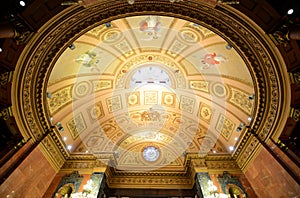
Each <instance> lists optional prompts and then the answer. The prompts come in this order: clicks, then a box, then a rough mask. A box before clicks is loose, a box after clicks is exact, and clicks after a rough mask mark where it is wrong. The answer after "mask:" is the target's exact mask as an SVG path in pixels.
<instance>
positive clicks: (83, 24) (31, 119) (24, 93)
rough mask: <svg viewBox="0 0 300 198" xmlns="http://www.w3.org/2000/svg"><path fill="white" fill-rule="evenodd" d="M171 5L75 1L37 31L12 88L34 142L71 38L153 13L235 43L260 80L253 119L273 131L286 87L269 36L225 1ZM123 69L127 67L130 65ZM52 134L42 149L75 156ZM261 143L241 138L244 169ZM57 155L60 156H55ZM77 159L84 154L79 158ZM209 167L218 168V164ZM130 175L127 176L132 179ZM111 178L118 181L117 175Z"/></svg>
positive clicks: (261, 130)
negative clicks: (54, 70) (226, 6)
mask: <svg viewBox="0 0 300 198" xmlns="http://www.w3.org/2000/svg"><path fill="white" fill-rule="evenodd" d="M170 5H171V4H170V2H161V1H160V3H159V4H157V1H138V2H136V3H135V4H134V6H131V5H127V4H124V3H123V2H119V1H104V2H102V1H99V2H97V6H96V5H95V6H90V7H87V8H86V9H82V8H79V7H78V6H73V7H72V8H70V9H68V10H67V11H65V12H64V13H61V16H60V18H59V21H60V22H61V23H60V25H59V26H58V25H57V23H48V24H49V25H48V26H47V27H46V28H45V29H43V30H42V31H40V32H39V33H36V35H35V37H34V38H33V39H32V40H31V41H30V43H29V44H28V50H27V51H26V52H24V53H23V54H22V55H21V57H20V61H19V62H18V65H17V67H16V70H17V72H16V75H15V77H14V81H13V86H14V90H18V92H17V93H16V95H14V97H13V100H14V101H13V106H14V108H15V110H14V113H16V114H17V118H18V125H20V127H21V128H22V129H24V133H27V134H29V136H31V137H33V140H34V141H35V140H36V139H38V138H39V137H41V136H42V134H43V133H44V130H45V129H47V128H49V126H50V123H49V121H48V120H49V113H50V112H48V110H47V109H46V108H45V106H47V105H46V100H45V99H46V96H45V94H46V93H45V90H46V86H47V82H48V81H47V80H48V78H49V76H50V73H51V69H52V68H53V66H54V63H55V60H56V58H57V57H58V56H59V55H60V53H61V52H62V51H63V50H64V49H65V48H66V47H67V45H68V43H69V42H70V41H71V40H73V39H75V38H76V37H79V36H80V35H81V34H83V33H84V32H85V31H87V30H89V29H91V28H93V27H96V26H97V25H99V24H103V23H105V22H108V21H111V20H113V19H117V18H120V17H126V16H131V15H133V14H134V15H139V14H147V13H152V14H153V13H155V12H159V13H160V14H162V15H168V16H177V17H180V18H183V19H187V20H189V19H191V18H192V19H193V20H194V21H195V22H197V23H198V24H199V25H203V26H204V27H207V28H209V29H210V30H213V31H215V32H217V34H219V35H221V36H223V37H226V39H227V40H228V41H230V42H231V43H232V44H233V46H234V47H235V48H236V49H237V51H238V52H239V53H240V54H241V55H242V56H243V59H244V60H245V61H246V64H247V65H248V69H249V72H250V73H251V75H252V76H253V79H254V80H256V82H255V90H256V91H257V92H259V95H258V101H256V103H255V105H254V109H253V112H254V113H255V115H257V117H256V119H255V120H254V121H253V123H252V128H253V129H255V130H256V131H258V134H259V136H260V137H261V138H262V140H265V138H267V137H268V136H269V135H270V134H271V133H273V130H274V127H276V126H275V125H276V124H275V121H276V120H277V119H278V117H280V115H278V114H277V112H280V111H281V110H282V100H285V99H284V98H279V95H280V93H279V91H281V90H280V89H279V87H282V86H283V85H282V84H283V83H285V82H283V81H280V80H279V79H278V77H277V76H278V75H280V73H279V72H278V70H279V68H278V67H280V66H281V65H279V66H278V65H277V61H276V59H275V57H274V56H273V55H272V53H271V52H272V49H270V48H269V47H268V46H267V43H266V41H265V40H264V39H265V38H264V37H262V36H260V35H261V34H259V33H257V31H256V30H255V27H252V26H251V24H249V23H246V22H245V21H244V18H243V17H241V16H240V15H239V14H237V13H234V12H233V11H230V10H225V9H224V8H223V7H222V5H220V6H218V7H217V9H213V8H211V7H208V6H206V5H204V4H201V3H199V2H198V1H183V2H181V3H180V4H178V5H177V6H170ZM172 13H174V14H172ZM32 54H34V56H32ZM147 58H148V57H145V58H144V59H143V58H142V59H141V60H140V63H141V62H143V61H144V62H146V61H147V60H148V59H147ZM161 59H165V58H162V57H158V56H157V60H161ZM163 62H164V63H166V62H167V61H165V60H164V61H163ZM131 63H132V65H130V66H129V65H128V66H127V67H131V66H134V64H135V63H136V61H132V62H131ZM133 63H134V64H133ZM171 64H172V66H173V68H176V70H178V68H177V66H176V65H175V63H173V62H172V63H171ZM172 66H171V67H172ZM123 69H126V66H124V67H123V68H122V70H123ZM122 70H121V71H122ZM121 71H120V73H119V74H118V78H117V81H116V82H117V83H116V86H117V87H118V88H122V87H123V85H122V84H123V81H122V75H123V73H121ZM178 77H179V78H178V79H179V80H178V82H177V83H178V85H177V86H178V87H180V88H184V87H185V81H184V79H182V78H181V76H179V74H178ZM279 77H280V76H279ZM179 85H180V86H179ZM266 85H268V86H266ZM52 135H53V137H52V138H53V139H54V138H56V135H55V134H52ZM52 138H50V137H48V138H46V139H45V140H44V141H43V145H44V149H45V150H46V151H47V154H48V155H49V156H50V157H51V158H52V161H53V163H55V164H56V166H57V167H60V166H61V164H62V163H63V162H64V161H65V160H67V159H70V158H72V156H68V155H67V154H65V148H64V147H63V146H62V145H63V143H61V142H55V141H53V139H52ZM57 144H58V146H57ZM257 146H258V142H257V140H255V138H249V137H248V136H247V135H245V136H244V137H243V140H242V142H241V143H240V145H239V147H238V149H237V151H236V152H235V153H234V155H233V156H234V159H236V160H237V164H238V165H239V167H241V168H242V167H244V166H245V165H246V164H247V162H248V161H249V158H250V157H251V156H252V154H253V152H254V151H255V149H256V148H257ZM55 157H58V159H54V158H55ZM78 158H79V159H80V157H78ZM211 166H212V167H214V166H215V165H211ZM128 179H129V178H127V179H126V181H127V182H128V183H131V182H130V181H129V180H128ZM112 181H116V179H115V180H112ZM135 181H138V180H135ZM157 181H158V183H162V184H165V183H167V182H166V181H163V180H162V179H157ZM183 181H184V182H183V183H185V184H189V185H190V184H192V183H189V181H190V180H185V179H183ZM149 182H150V180H149V179H147V181H146V183H148V184H149Z"/></svg>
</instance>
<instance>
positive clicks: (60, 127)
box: [55, 122, 65, 132]
mask: <svg viewBox="0 0 300 198" xmlns="http://www.w3.org/2000/svg"><path fill="white" fill-rule="evenodd" d="M55 125H56V127H57V129H58V130H59V131H60V132H63V131H64V130H65V129H64V127H63V126H62V124H61V123H60V122H57V123H56V124H55Z"/></svg>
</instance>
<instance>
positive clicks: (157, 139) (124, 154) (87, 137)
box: [47, 15, 255, 170]
mask: <svg viewBox="0 0 300 198" xmlns="http://www.w3.org/2000/svg"><path fill="white" fill-rule="evenodd" d="M248 67H249V66H247V65H246V63H245V62H244V61H243V59H242V58H241V57H240V56H239V54H238V52H237V51H236V50H235V49H234V47H232V46H231V45H230V44H229V43H228V42H227V41H225V40H224V39H223V38H221V37H220V36H218V35H217V34H216V33H214V32H212V31H210V30H208V29H207V28H205V27H203V26H201V25H198V24H196V23H193V22H190V21H186V20H183V19H179V18H175V17H167V16H158V15H140V16H132V17H126V18H121V19H117V20H113V21H111V22H108V23H105V24H102V25H99V26H97V27H95V28H93V29H91V30H89V31H88V32H86V33H85V34H83V35H81V36H80V37H79V38H78V39H76V40H74V41H73V43H72V44H71V45H70V46H69V47H68V48H67V49H66V50H65V51H64V52H63V53H62V54H61V56H60V57H59V59H58V60H57V61H56V62H55V66H54V67H53V69H52V71H51V75H50V78H49V81H48V87H47V92H48V98H47V104H48V111H49V114H50V115H51V117H52V118H51V122H52V123H53V125H56V128H57V131H56V134H57V136H58V137H59V139H60V141H61V142H63V145H64V146H65V147H66V148H67V150H68V152H69V153H70V154H74V155H88V156H89V155H93V156H95V157H96V158H98V159H100V160H101V158H102V157H101V156H103V154H113V155H114V156H115V158H116V163H117V167H118V168H119V169H122V170H139V169H142V170H145V169H151V170H152V169H157V168H162V169H167V170H169V169H170V170H171V169H173V168H179V169H180V168H183V167H184V163H185V162H184V157H185V155H186V154H187V153H193V154H197V155H199V157H203V156H205V155H206V154H211V155H222V154H231V153H233V152H234V150H235V149H236V148H237V146H238V144H239V143H240V139H241V138H242V136H243V135H244V132H245V127H244V126H243V124H244V125H248V124H249V123H250V122H251V120H249V117H250V118H252V116H253V115H252V114H253V109H254V104H255V100H254V95H253V93H254V87H253V79H252V78H251V76H250V72H249V71H248ZM241 123H242V125H241Z"/></svg>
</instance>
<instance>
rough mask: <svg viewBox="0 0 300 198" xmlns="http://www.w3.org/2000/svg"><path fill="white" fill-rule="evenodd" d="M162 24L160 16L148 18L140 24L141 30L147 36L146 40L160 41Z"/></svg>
mask: <svg viewBox="0 0 300 198" xmlns="http://www.w3.org/2000/svg"><path fill="white" fill-rule="evenodd" d="M161 27H162V24H161V22H160V21H159V18H158V16H148V17H147V18H146V19H144V20H142V21H141V22H140V23H139V30H140V31H141V32H144V33H145V34H146V36H147V38H146V39H145V40H153V39H158V38H159V37H160V34H159V32H160V30H161Z"/></svg>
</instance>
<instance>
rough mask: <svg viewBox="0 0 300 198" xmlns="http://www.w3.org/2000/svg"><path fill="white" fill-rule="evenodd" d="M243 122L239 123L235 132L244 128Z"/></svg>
mask: <svg viewBox="0 0 300 198" xmlns="http://www.w3.org/2000/svg"><path fill="white" fill-rule="evenodd" d="M244 126H245V124H244V123H242V122H241V123H240V125H239V126H238V127H237V128H236V132H241V131H242V130H243V128H244Z"/></svg>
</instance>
